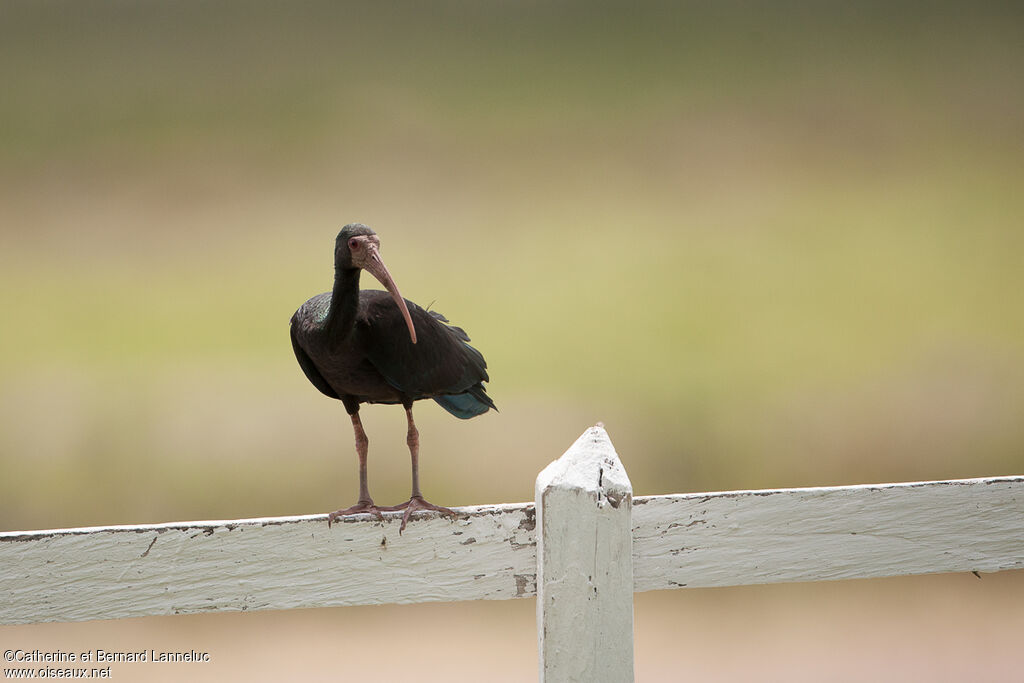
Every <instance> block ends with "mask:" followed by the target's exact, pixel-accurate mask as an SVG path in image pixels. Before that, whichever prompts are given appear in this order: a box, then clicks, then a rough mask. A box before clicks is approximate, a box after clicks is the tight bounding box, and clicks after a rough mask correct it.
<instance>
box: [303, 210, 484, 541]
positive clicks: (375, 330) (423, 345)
mask: <svg viewBox="0 0 1024 683" xmlns="http://www.w3.org/2000/svg"><path fill="white" fill-rule="evenodd" d="M379 243H380V242H379V240H378V238H377V236H376V233H374V232H373V230H371V229H370V228H368V227H366V226H365V225H361V224H358V223H354V224H351V225H346V226H345V227H344V228H342V230H341V232H340V233H338V238H337V240H336V242H335V252H334V259H335V274H334V289H333V290H332V291H330V292H325V293H323V294H318V295H317V296H314V297H313V298H312V299H310V300H309V301H307V302H306V303H304V304H302V306H300V307H299V310H297V311H296V312H295V314H294V315H293V316H292V319H291V338H292V347H293V348H294V350H295V357H296V358H297V359H298V361H299V365H300V366H301V367H302V371H303V372H304V373H305V374H306V377H307V378H308V379H309V381H310V382H312V383H313V386H315V387H316V388H317V389H319V390H320V391H321V393H323V394H325V395H327V396H330V397H331V398H336V399H339V400H340V401H341V402H342V403H343V404H344V405H345V409H346V410H347V411H348V413H349V415H350V416H351V418H352V425H353V428H354V430H355V434H356V451H357V454H358V456H359V464H360V492H359V501H358V502H357V503H356V505H354V506H352V507H350V508H347V509H345V510H338V511H337V512H333V513H331V515H330V516H329V518H328V521H329V522H332V521H334V520H335V519H337V518H338V517H340V516H342V515H346V514H354V513H357V512H370V513H373V514H376V515H378V516H380V510H394V509H403V508H404V509H405V510H406V513H405V516H404V518H403V520H402V527H401V528H402V529H404V528H405V525H406V522H407V521H408V517H409V514H410V513H411V512H412V511H413V510H415V509H432V510H440V511H442V512H447V513H451V510H448V509H447V508H441V507H438V506H436V505H433V504H431V503H427V502H426V501H425V500H424V499H423V496H422V495H421V494H420V491H419V473H418V460H419V458H418V455H419V454H418V451H419V433H418V431H417V430H416V425H415V422H414V421H413V419H412V404H413V402H414V401H418V400H420V399H424V398H431V399H434V400H435V401H437V403H439V404H440V405H441V406H442V407H443V408H444V409H445V410H447V411H448V412H449V413H451V414H452V415H455V416H456V417H459V418H462V419H468V418H471V417H475V416H477V415H482V414H483V413H486V412H487V411H488V410H490V409H491V408H495V409H496V407H495V405H494V402H493V401H491V399H490V397H488V396H487V393H486V391H485V389H484V386H483V382H486V381H488V376H487V362H486V361H485V360H484V357H483V356H482V355H481V354H480V352H479V351H477V350H476V349H474V348H473V347H472V346H470V345H469V343H468V342H469V336H468V335H467V334H466V333H465V331H464V330H462V329H461V328H458V327H455V326H453V325H449V324H447V323H448V319H447V318H445V317H444V316H443V315H441V314H440V313H437V312H435V311H426V310H424V309H422V308H420V307H419V306H417V305H416V304H414V303H413V302H411V301H406V300H405V299H403V298H402V297H401V294H400V293H399V292H398V288H397V286H395V283H394V280H392V279H391V275H390V274H389V273H388V270H387V268H386V267H385V266H384V263H383V261H382V260H381V259H380V254H379ZM362 269H366V270H368V271H369V272H370V273H371V274H372V275H374V276H375V277H376V278H377V279H378V280H380V282H381V283H382V284H383V285H384V286H385V287H386V288H387V290H388V291H387V292H382V291H378V290H360V289H359V274H360V272H361V270H362ZM362 403H401V404H402V405H403V406H404V407H405V409H406V415H407V417H408V422H409V433H408V437H407V443H408V444H409V450H410V454H411V456H412V475H413V490H412V496H411V497H410V500H409V502H407V503H403V504H402V505H398V506H394V507H378V506H376V505H374V503H373V499H372V498H370V494H369V490H368V487H367V483H366V450H367V439H366V435H365V433H364V432H363V429H362V424H361V422H360V420H359V406H360V404H362Z"/></svg>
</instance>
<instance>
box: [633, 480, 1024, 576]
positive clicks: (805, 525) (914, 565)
mask: <svg viewBox="0 0 1024 683" xmlns="http://www.w3.org/2000/svg"><path fill="white" fill-rule="evenodd" d="M633 563H634V570H633V573H634V579H635V583H634V588H635V590H637V591H647V590H655V589H659V588H678V587H682V586H737V585H743V584H753V583H775V582H782V581H826V580H833V579H863V578H871V577H882V576H901V575H907V574H932V573H939V572H969V571H979V572H993V571H1000V570H1004V569H1020V568H1024V477H997V478H987V479H963V480H957V481H939V482H918V483H908V484H880V485H870V486H869V485H862V486H837V487H823V488H802V489H782V490H769V491H727V492H722V493H710V494H705V493H691V494H683V495H672V496H645V497H637V498H636V499H635V500H634V501H633Z"/></svg>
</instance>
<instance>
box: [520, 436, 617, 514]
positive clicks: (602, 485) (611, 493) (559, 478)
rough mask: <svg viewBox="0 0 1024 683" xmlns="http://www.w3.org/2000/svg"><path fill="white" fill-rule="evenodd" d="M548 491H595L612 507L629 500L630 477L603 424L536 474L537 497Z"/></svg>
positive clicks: (577, 440)
mask: <svg viewBox="0 0 1024 683" xmlns="http://www.w3.org/2000/svg"><path fill="white" fill-rule="evenodd" d="M551 488H559V489H575V490H578V491H589V492H594V493H597V494H599V500H602V501H603V500H604V499H607V501H608V503H609V504H611V505H612V507H618V506H619V503H620V502H621V501H622V500H623V499H624V498H626V497H627V496H629V497H630V498H631V497H632V495H633V485H632V483H630V481H629V475H627V474H626V469H625V468H624V467H623V466H622V461H621V460H619V454H618V453H616V452H615V446H613V445H612V441H611V439H610V438H608V432H606V431H605V429H604V425H603V424H602V423H600V422H598V423H597V424H596V425H594V426H593V427H591V428H590V429H588V430H587V431H585V432H583V434H582V435H580V438H578V439H576V442H575V443H574V444H573V445H572V446H570V447H569V450H567V451H566V452H565V453H564V454H563V455H562V457H560V458H559V459H558V460H555V461H554V462H552V463H551V464H549V465H548V466H547V467H545V468H544V469H543V470H542V471H541V473H540V474H539V475H537V492H538V494H539V493H541V492H543V491H545V490H547V489H551Z"/></svg>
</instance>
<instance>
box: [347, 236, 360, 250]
mask: <svg viewBox="0 0 1024 683" xmlns="http://www.w3.org/2000/svg"><path fill="white" fill-rule="evenodd" d="M348 248H349V249H352V250H355V249H358V248H359V240H357V239H356V238H355V237H353V238H352V239H350V240H349V241H348Z"/></svg>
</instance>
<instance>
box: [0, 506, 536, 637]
mask: <svg viewBox="0 0 1024 683" xmlns="http://www.w3.org/2000/svg"><path fill="white" fill-rule="evenodd" d="M457 512H458V513H459V517H458V519H456V520H451V519H449V518H447V517H439V516H432V517H430V518H427V519H419V518H418V517H419V515H415V516H414V517H413V519H412V521H410V522H409V526H408V527H407V528H406V530H405V532H404V533H402V534H401V535H399V533H398V527H399V525H400V523H401V513H400V512H398V513H386V518H385V521H383V522H381V521H377V520H375V519H372V518H370V517H369V515H360V516H358V517H351V518H347V519H344V520H342V521H340V522H337V523H335V524H334V526H333V527H331V528H328V526H327V516H326V515H309V516H303V517H279V518H267V519H246V520H234V521H213V522H187V523H180V524H150V525H141V526H119V527H105V528H102V527H97V528H84V529H67V530H55V531H39V532H13V533H10V532H9V533H2V534H0V623H8V624H9V623H27V622H38V621H80V620H87V619H116V618H121V617H135V616H144V615H163V614H184V613H189V612H204V611H217V610H257V609H289V608H297V607H325V606H331V605H357V604H380V603H406V602H427V601H438V600H441V601H450V600H494V599H503V598H514V597H520V596H527V595H531V596H532V595H534V594H535V593H536V578H535V576H536V567H537V554H536V548H535V545H534V540H533V539H534V534H533V528H534V511H533V505H532V504H520V505H491V506H480V507H472V508H468V507H467V508H459V509H458V510H457Z"/></svg>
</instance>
